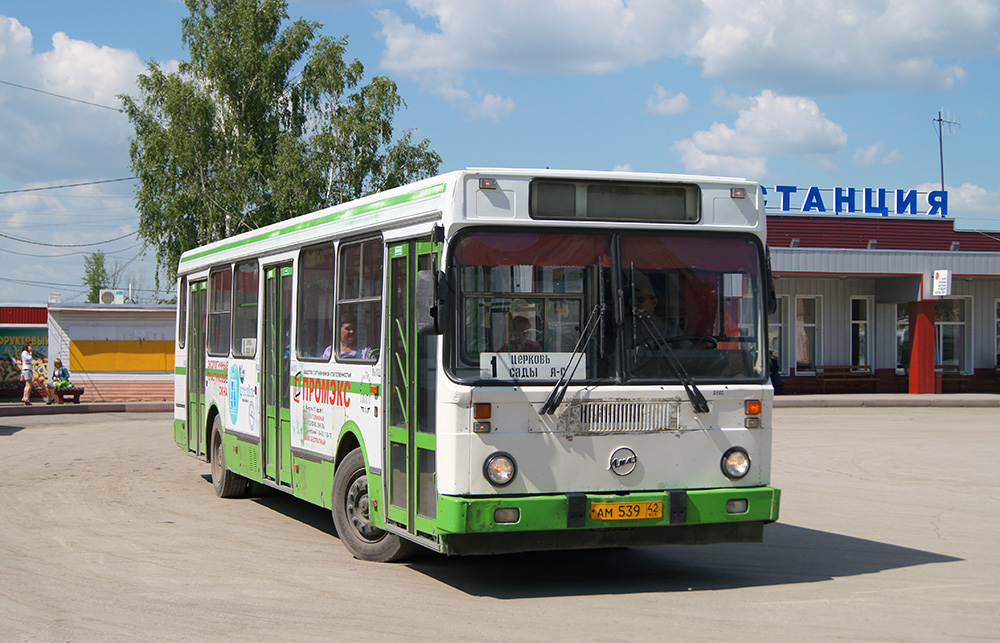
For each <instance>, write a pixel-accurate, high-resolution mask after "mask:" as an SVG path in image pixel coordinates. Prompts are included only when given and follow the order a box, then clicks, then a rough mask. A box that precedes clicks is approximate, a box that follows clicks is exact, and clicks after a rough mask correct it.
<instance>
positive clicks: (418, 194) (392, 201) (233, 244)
mask: <svg viewBox="0 0 1000 643" xmlns="http://www.w3.org/2000/svg"><path fill="white" fill-rule="evenodd" d="M447 187H448V184H447V183H438V184H437V185H432V186H430V187H426V188H424V189H422V190H416V191H414V192H407V193H406V194H400V195H399V196H394V197H389V198H387V199H381V200H379V201H373V202H371V203H367V204H365V205H359V206H355V207H353V208H347V209H345V210H338V211H336V212H331V213H329V214H327V215H324V216H322V217H319V218H316V219H313V220H311V221H300V222H298V223H293V224H291V225H289V226H286V227H284V228H278V229H277V230H271V231H269V232H263V233H260V234H257V235H254V236H251V237H248V238H246V239H242V240H240V241H230V242H229V243H224V244H222V245H220V246H218V247H216V248H211V249H206V250H202V251H200V252H195V253H192V254H189V255H186V256H184V257H181V260H180V263H182V264H183V263H184V262H185V261H192V260H194V259H201V258H202V257H207V256H209V255H212V254H215V253H217V252H223V251H225V250H232V249H233V248H238V247H240V246H243V245H246V244H249V243H257V242H258V241H265V240H267V239H277V238H279V237H283V236H285V235H286V234H292V233H294V232H300V231H302V230H308V229H309V228H314V227H316V226H321V225H325V224H327V223H333V222H335V221H339V220H341V219H346V218H349V217H356V216H360V215H363V214H371V213H373V212H377V211H379V210H384V209H385V208H390V207H392V206H394V205H401V204H403V203H409V202H411V201H419V200H420V199H426V198H428V197H432V196H435V195H438V194H441V193H443V192H444V191H445V189H446V188H447Z"/></svg>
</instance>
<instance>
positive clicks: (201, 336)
mask: <svg viewBox="0 0 1000 643" xmlns="http://www.w3.org/2000/svg"><path fill="white" fill-rule="evenodd" d="M207 294H208V282H206V281H205V280H204V279H203V280H201V281H193V282H191V284H190V289H189V292H188V320H187V328H188V336H187V382H186V386H185V389H187V399H186V400H185V406H186V409H187V431H188V433H187V449H188V452H190V453H194V454H196V455H199V456H201V455H205V449H206V444H207V440H206V438H205V426H204V423H205V300H206V297H207Z"/></svg>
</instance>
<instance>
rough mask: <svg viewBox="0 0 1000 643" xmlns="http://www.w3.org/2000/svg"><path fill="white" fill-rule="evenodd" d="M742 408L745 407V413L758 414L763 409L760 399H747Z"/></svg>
mask: <svg viewBox="0 0 1000 643" xmlns="http://www.w3.org/2000/svg"><path fill="white" fill-rule="evenodd" d="M744 408H745V409H746V412H747V415H760V414H761V411H762V410H763V407H762V406H761V403H760V400H747V401H746V403H745V406H744Z"/></svg>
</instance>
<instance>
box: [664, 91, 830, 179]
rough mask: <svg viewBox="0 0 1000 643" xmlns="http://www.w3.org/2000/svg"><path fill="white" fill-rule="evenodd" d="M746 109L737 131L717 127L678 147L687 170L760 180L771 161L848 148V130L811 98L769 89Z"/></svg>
mask: <svg viewBox="0 0 1000 643" xmlns="http://www.w3.org/2000/svg"><path fill="white" fill-rule="evenodd" d="M729 102H731V103H733V104H737V103H743V101H737V100H735V99H730V101H729ZM743 104H744V105H745V106H744V107H742V108H741V109H739V110H738V114H737V117H736V121H735V122H734V123H733V125H732V126H730V125H727V124H725V123H718V122H716V123H713V124H712V126H711V127H710V128H709V129H707V130H699V131H697V132H695V133H694V134H693V135H692V136H691V138H690V139H687V140H684V141H679V142H678V143H676V144H675V149H676V150H677V151H678V152H680V154H681V159H682V160H683V162H684V165H685V167H686V169H687V171H689V172H711V171H718V170H720V169H725V168H733V169H738V170H740V171H739V172H737V174H740V175H742V176H748V177H751V178H757V179H759V178H763V177H764V176H765V175H766V174H767V158H768V157H771V156H779V155H780V156H812V155H822V154H829V153H831V152H835V151H837V150H838V149H839V148H841V147H843V146H844V145H846V144H847V133H846V132H844V129H843V128H842V127H841V126H840V125H838V124H836V123H834V122H833V121H831V120H829V119H828V118H826V116H825V115H823V113H822V112H820V109H819V106H818V105H817V104H816V103H815V101H813V100H811V99H809V98H804V97H801V96H779V95H777V94H775V93H774V92H771V91H769V90H766V91H764V92H762V93H761V94H760V95H759V96H753V97H751V98H749V100H748V101H747V102H746V103H743ZM729 172H730V173H731V172H732V170H729Z"/></svg>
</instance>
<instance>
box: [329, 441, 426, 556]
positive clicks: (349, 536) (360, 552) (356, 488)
mask: <svg viewBox="0 0 1000 643" xmlns="http://www.w3.org/2000/svg"><path fill="white" fill-rule="evenodd" d="M331 498H332V500H333V506H332V508H331V512H332V513H333V525H334V527H336V528H337V535H338V536H340V542H342V543H343V544H344V547H347V551H349V552H351V554H352V555H353V556H354V557H355V558H357V559H359V560H368V561H373V562H377V563H387V562H396V561H399V560H403V559H404V558H406V557H408V556H410V555H411V554H412V553H413V552H414V551H415V550H416V545H415V544H414V543H412V542H410V541H408V540H406V539H404V538H400V537H399V536H397V535H395V534H391V533H389V532H387V531H385V530H383V529H379V528H378V527H375V526H373V525H372V524H371V520H370V519H369V515H368V475H367V473H366V471H365V456H364V454H363V453H362V452H361V448H360V447H359V448H357V449H354V450H353V451H351V452H350V453H348V454H347V457H345V458H344V460H343V461H342V462H341V463H340V465H339V466H338V467H337V471H336V472H335V473H334V474H333V495H332V496H331Z"/></svg>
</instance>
